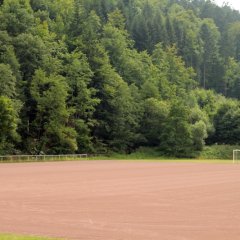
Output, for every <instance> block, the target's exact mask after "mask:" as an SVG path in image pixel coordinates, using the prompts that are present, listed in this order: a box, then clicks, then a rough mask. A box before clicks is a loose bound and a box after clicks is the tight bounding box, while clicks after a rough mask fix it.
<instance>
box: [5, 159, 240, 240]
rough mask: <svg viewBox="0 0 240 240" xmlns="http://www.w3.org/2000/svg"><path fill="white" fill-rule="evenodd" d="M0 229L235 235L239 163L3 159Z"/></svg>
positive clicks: (238, 233) (96, 237)
mask: <svg viewBox="0 0 240 240" xmlns="http://www.w3.org/2000/svg"><path fill="white" fill-rule="evenodd" d="M0 232H1V233H14V234H17V235H36V236H46V237H62V238H67V239H79V240H203V239H204V240H215V239H216V240H229V239H231V240H237V239H240V164H239V165H238V164H235V165H233V164H219V163H218V164H209V163H182V162H181V163H176V162H175V163H174V162H173V163H171V162H167V163H163V162H157V161H155V162H151V161H149V162H147V161H146V162H134V161H109V160H108V161H80V162H52V163H23V164H15V163H14V164H1V165H0Z"/></svg>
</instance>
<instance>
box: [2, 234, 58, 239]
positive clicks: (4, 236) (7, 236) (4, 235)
mask: <svg viewBox="0 0 240 240" xmlns="http://www.w3.org/2000/svg"><path fill="white" fill-rule="evenodd" d="M0 240H60V239H57V238H46V237H34V236H32V237H30V236H29V237H27V236H16V235H12V234H0Z"/></svg>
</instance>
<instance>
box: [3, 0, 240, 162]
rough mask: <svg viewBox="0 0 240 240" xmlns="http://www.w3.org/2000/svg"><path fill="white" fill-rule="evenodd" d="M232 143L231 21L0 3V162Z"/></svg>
mask: <svg viewBox="0 0 240 240" xmlns="http://www.w3.org/2000/svg"><path fill="white" fill-rule="evenodd" d="M214 144H215V145H216V144H219V145H221V144H223V145H224V144H230V145H238V144H240V13H239V12H238V11H236V10H233V9H231V8H230V7H229V6H228V5H224V6H223V7H219V6H217V5H215V4H214V2H212V1H210V0H161V1H159V0H0V154H2V155H5V154H66V153H101V152H109V151H113V152H121V153H131V152H134V151H135V150H136V149H138V148H139V147H154V148H158V149H159V150H160V151H161V152H162V153H164V154H165V155H171V156H176V157H186V156H194V155H196V154H197V153H199V152H201V151H202V149H203V148H204V146H205V145H214Z"/></svg>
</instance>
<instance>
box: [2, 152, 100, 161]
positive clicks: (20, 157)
mask: <svg viewBox="0 0 240 240" xmlns="http://www.w3.org/2000/svg"><path fill="white" fill-rule="evenodd" d="M96 156H98V155H94V154H87V153H85V154H61V155H5V156H0V162H20V161H29V162H33V161H63V160H80V159H87V158H89V157H96Z"/></svg>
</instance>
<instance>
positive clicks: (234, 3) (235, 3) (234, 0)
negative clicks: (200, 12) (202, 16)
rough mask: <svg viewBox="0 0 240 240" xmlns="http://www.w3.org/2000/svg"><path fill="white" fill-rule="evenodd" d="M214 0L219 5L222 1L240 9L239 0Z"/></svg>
mask: <svg viewBox="0 0 240 240" xmlns="http://www.w3.org/2000/svg"><path fill="white" fill-rule="evenodd" d="M214 2H215V3H216V4H218V5H219V6H222V5H223V3H224V2H225V3H228V5H229V6H231V7H232V8H234V9H236V10H239V11H240V0H214Z"/></svg>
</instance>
